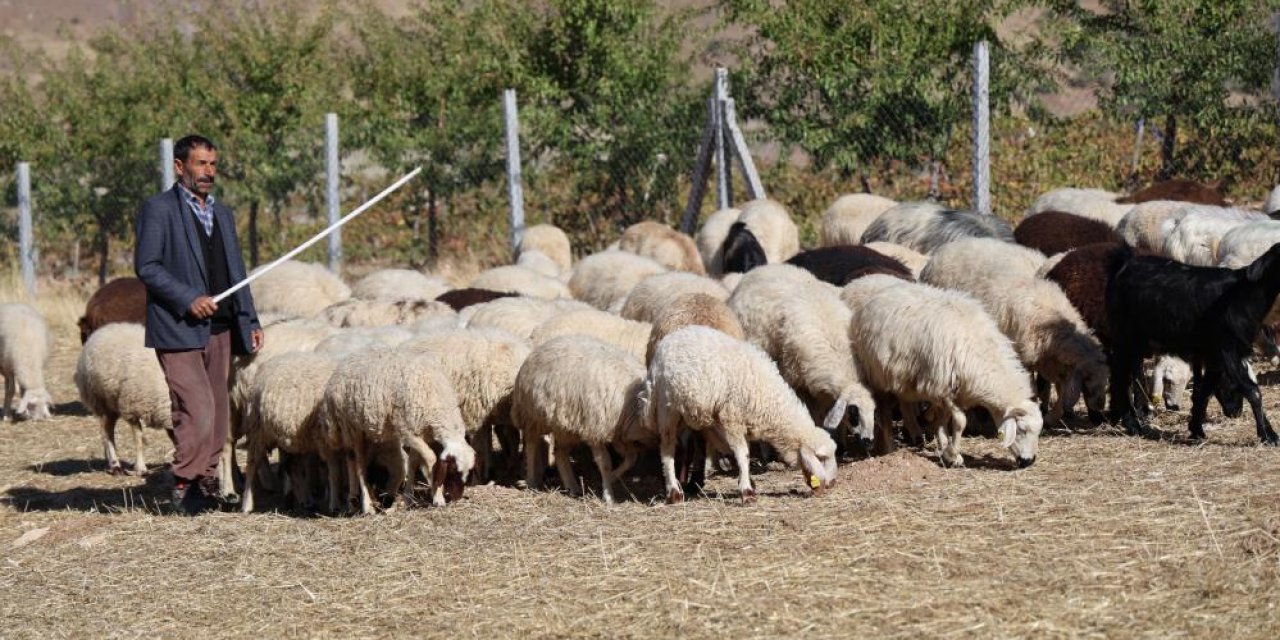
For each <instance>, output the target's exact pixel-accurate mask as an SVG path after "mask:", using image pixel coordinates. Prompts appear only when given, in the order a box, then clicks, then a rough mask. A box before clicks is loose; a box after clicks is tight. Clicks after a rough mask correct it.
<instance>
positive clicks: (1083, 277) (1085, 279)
mask: <svg viewBox="0 0 1280 640" xmlns="http://www.w3.org/2000/svg"><path fill="white" fill-rule="evenodd" d="M1037 217H1038V216H1037ZM1123 248H1124V245H1123V244H1122V243H1119V242H1100V243H1096V244H1090V245H1086V246H1083V247H1080V248H1078V249H1076V250H1074V251H1072V252H1071V253H1068V254H1066V255H1065V256H1063V257H1062V260H1060V261H1058V264H1057V266H1055V267H1054V268H1052V269H1050V270H1049V272H1048V273H1047V274H1045V278H1047V279H1049V280H1051V281H1053V282H1056V283H1058V286H1059V287H1062V291H1063V292H1064V293H1066V294H1067V299H1068V300H1070V301H1071V304H1072V305H1074V306H1075V308H1076V310H1077V311H1079V312H1080V317H1082V318H1084V323H1085V324H1087V325H1089V328H1090V329H1092V330H1093V335H1095V336H1097V338H1098V340H1099V341H1100V342H1102V344H1103V346H1104V347H1105V346H1107V345H1109V344H1110V343H1111V331H1110V330H1109V328H1108V326H1107V274H1108V273H1111V272H1112V271H1113V269H1112V268H1111V263H1112V262H1113V261H1115V260H1117V259H1120V258H1121V257H1123V256H1122V255H1121V254H1122V251H1121V250H1122V249H1123Z"/></svg>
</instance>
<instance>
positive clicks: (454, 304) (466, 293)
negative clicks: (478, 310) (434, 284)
mask: <svg viewBox="0 0 1280 640" xmlns="http://www.w3.org/2000/svg"><path fill="white" fill-rule="evenodd" d="M514 295H516V294H514V293H508V292H506V291H492V290H490V289H472V288H469V287H468V288H465V289H452V290H449V291H446V292H444V293H442V294H440V295H438V296H436V301H437V302H443V303H445V304H447V305H449V306H450V307H451V308H452V309H453V310H454V311H462V310H463V309H466V308H467V307H470V306H471V305H475V304H484V303H486V302H492V301H494V300H497V299H498V298H509V297H511V296H514Z"/></svg>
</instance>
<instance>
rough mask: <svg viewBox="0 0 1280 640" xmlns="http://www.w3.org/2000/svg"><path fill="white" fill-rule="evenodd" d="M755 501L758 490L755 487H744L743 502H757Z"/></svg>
mask: <svg viewBox="0 0 1280 640" xmlns="http://www.w3.org/2000/svg"><path fill="white" fill-rule="evenodd" d="M755 501H756V490H755V489H743V490H742V504H753V503H755Z"/></svg>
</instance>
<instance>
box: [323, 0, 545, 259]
mask: <svg viewBox="0 0 1280 640" xmlns="http://www.w3.org/2000/svg"><path fill="white" fill-rule="evenodd" d="M350 15H351V23H352V25H353V27H354V29H355V32H356V36H357V37H356V38H354V39H353V42H352V44H351V48H350V51H349V52H348V53H347V54H346V55H345V57H346V59H347V61H348V64H349V65H350V69H351V72H350V77H351V85H352V94H353V97H354V99H355V100H354V102H353V106H352V110H353V115H354V116H355V117H354V121H355V125H354V126H353V127H352V129H351V131H352V132H353V133H352V134H351V135H352V136H353V138H354V140H355V142H356V144H358V145H360V146H362V147H364V148H367V149H369V151H370V153H371V155H372V156H373V159H374V160H376V161H377V163H378V164H380V165H381V166H383V167H385V168H387V169H388V170H390V171H392V172H393V173H396V174H399V173H403V172H406V171H408V170H409V169H411V168H413V167H418V166H421V167H422V168H423V173H422V177H421V178H420V179H419V180H418V183H419V185H420V186H424V187H425V188H411V189H410V190H409V191H408V193H409V194H410V195H409V198H408V201H407V206H406V207H405V211H406V213H405V215H404V216H403V218H402V221H403V223H404V224H405V225H406V226H408V227H409V228H411V229H412V242H411V245H412V246H411V248H410V255H409V260H410V262H411V263H413V264H422V263H423V262H425V261H427V260H431V259H434V258H436V257H437V256H438V252H439V247H438V241H439V237H440V217H441V215H440V210H441V207H442V205H447V203H448V202H449V201H450V200H451V199H452V198H453V197H454V196H455V195H457V194H459V193H463V192H467V191H471V190H475V189H479V188H480V187H481V185H483V184H485V183H490V182H496V181H497V180H499V179H501V177H502V175H503V174H502V166H503V161H504V155H503V154H504V151H503V148H502V143H503V137H502V127H503V120H502V103H501V96H502V90H503V89H505V88H508V87H515V88H524V87H525V86H526V85H525V84H523V78H525V77H526V74H524V73H523V72H522V71H521V68H522V64H523V63H522V60H523V57H524V56H523V51H522V49H521V45H520V43H523V42H527V41H528V38H529V33H530V31H531V29H532V19H533V16H532V14H531V13H530V12H529V11H528V9H527V7H526V6H525V5H524V3H521V2H517V1H514V0H483V1H481V2H464V1H462V0H445V1H442V2H432V3H424V4H422V5H420V6H418V7H417V8H416V10H415V11H414V12H413V13H412V14H410V15H408V16H406V17H403V18H394V17H391V16H388V15H386V14H383V13H381V12H378V11H376V10H372V8H371V7H370V6H368V5H367V4H364V3H362V4H358V5H356V6H355V7H354V9H353V11H352V12H351V14H350ZM424 226H425V227H426V228H425V229H424V228H423V227H424ZM424 231H425V233H424Z"/></svg>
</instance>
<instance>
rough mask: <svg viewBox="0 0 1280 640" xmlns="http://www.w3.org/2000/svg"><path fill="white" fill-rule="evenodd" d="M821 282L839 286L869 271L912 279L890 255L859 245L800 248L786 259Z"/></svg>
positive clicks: (865, 274)
mask: <svg viewBox="0 0 1280 640" xmlns="http://www.w3.org/2000/svg"><path fill="white" fill-rule="evenodd" d="M787 263H788V264H793V265H795V266H797V267H800V268H801V269H804V270H805V271H808V272H809V273H812V274H813V275H814V276H815V277H817V278H818V279H819V280H821V281H823V282H829V283H831V284H834V285H836V286H837V287H843V286H844V285H846V284H849V283H850V282H852V281H853V280H856V279H858V278H861V277H863V276H867V275H871V274H873V273H883V274H885V275H890V276H894V277H897V278H902V279H903V280H915V278H914V277H912V275H911V270H910V269H908V268H907V267H906V266H905V265H903V264H902V263H901V262H898V261H897V260H895V259H894V258H891V257H889V256H886V255H884V254H883V253H880V252H878V251H876V250H874V249H868V248H866V247H864V246H861V245H844V246H835V247H822V248H820V249H810V250H808V251H801V252H800V253H797V254H796V255H794V256H792V257H791V258H790V259H789V260H787Z"/></svg>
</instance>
